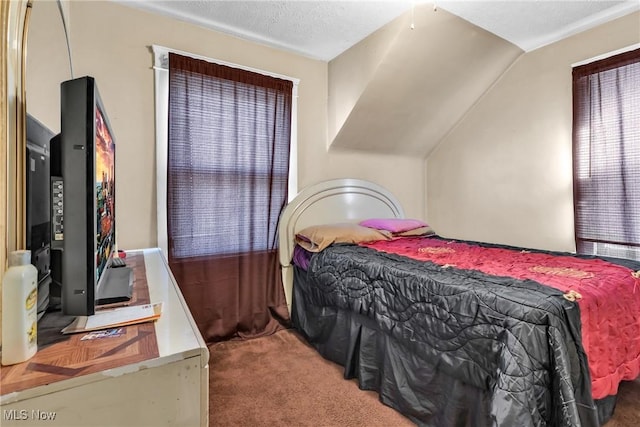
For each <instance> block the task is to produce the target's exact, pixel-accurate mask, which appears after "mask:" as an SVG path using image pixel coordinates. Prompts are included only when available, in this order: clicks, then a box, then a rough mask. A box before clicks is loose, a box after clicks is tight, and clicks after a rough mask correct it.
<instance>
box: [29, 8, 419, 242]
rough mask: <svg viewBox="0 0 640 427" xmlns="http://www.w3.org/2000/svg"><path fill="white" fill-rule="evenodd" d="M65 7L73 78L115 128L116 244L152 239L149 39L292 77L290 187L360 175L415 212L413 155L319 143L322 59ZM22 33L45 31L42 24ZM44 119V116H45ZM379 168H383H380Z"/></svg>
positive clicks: (42, 104) (119, 12)
mask: <svg viewBox="0 0 640 427" xmlns="http://www.w3.org/2000/svg"><path fill="white" fill-rule="evenodd" d="M38 6H39V5H38V4H36V5H35V7H38ZM69 15H70V16H69V18H70V22H71V25H70V33H71V44H72V51H73V67H74V73H75V77H80V76H83V75H92V76H94V77H95V78H96V80H97V82H98V86H99V89H100V94H101V97H102V99H103V101H104V104H105V108H106V109H107V112H108V115H109V119H110V121H111V124H112V126H113V128H114V133H115V136H116V143H117V147H118V151H117V160H116V168H117V171H118V172H117V182H116V186H117V189H118V190H117V206H118V222H117V232H118V239H119V246H120V247H121V248H124V249H130V248H140V247H148V246H154V245H156V216H155V203H156V199H155V158H154V156H155V142H154V138H155V134H154V80H153V70H152V68H151V66H152V60H153V58H152V53H151V51H150V49H149V46H150V45H152V44H158V45H162V46H166V47H169V48H174V49H178V50H182V51H188V52H192V53H195V54H198V55H203V56H207V57H211V58H217V59H220V60H223V61H228V62H231V63H236V64H240V65H244V66H248V67H253V68H257V69H262V70H266V71H270V72H274V73H279V74H284V75H288V76H291V77H295V78H298V79H300V85H299V92H298V95H299V97H298V169H299V174H298V184H299V186H300V187H304V186H307V185H310V184H313V183H316V182H318V181H322V180H326V179H332V178H342V177H352V178H361V179H369V180H372V181H375V182H377V183H378V184H380V185H383V186H385V187H387V188H389V189H390V190H391V191H392V192H394V193H395V194H396V195H397V196H398V198H399V199H400V201H401V202H402V203H403V204H404V206H405V210H406V212H407V213H408V214H409V215H411V216H415V217H423V207H424V203H425V199H424V193H425V192H424V188H425V186H424V178H423V175H424V163H423V160H422V159H416V158H408V157H394V156H384V155H374V154H364V155H363V154H360V153H350V152H340V151H332V152H328V151H327V145H328V144H327V63H326V62H322V61H316V60H311V59H307V58H305V57H302V56H299V55H295V54H291V53H287V52H283V51H279V50H275V49H271V48H268V47H265V46H263V45H260V44H256V43H251V42H246V41H243V40H240V39H237V38H234V37H230V36H227V35H224V34H221V33H217V32H213V31H210V30H206V29H203V28H200V27H197V26H194V25H191V24H186V23H183V22H179V21H174V20H170V19H168V18H165V17H162V16H159V15H154V14H150V13H147V12H142V11H139V10H136V9H132V8H128V7H125V6H122V5H120V4H116V3H113V2H101V1H91V2H70V3H69ZM53 18H55V19H53ZM54 21H55V22H54ZM58 21H60V18H59V17H57V16H55V15H54V17H52V20H51V21H50V25H59V22H58ZM32 31H33V33H38V32H40V31H53V30H52V29H51V28H49V29H46V26H45V25H44V24H43V26H42V28H40V27H37V28H33V29H32ZM36 37H37V36H35V35H34V38H36ZM30 49H31V47H30ZM33 49H34V50H36V48H35V47H34V48H33ZM46 72H47V70H46V69H38V70H32V71H30V79H36V80H39V79H41V78H43V79H46V80H48V79H49V78H47V77H44V76H45V74H46ZM41 73H42V74H41ZM47 90H50V89H47ZM33 103H34V104H39V105H32V106H28V108H29V109H31V107H33V109H34V111H36V110H37V111H46V110H47V109H48V108H49V107H50V106H55V105H56V104H57V103H59V96H58V97H57V98H55V99H54V96H51V97H50V98H47V99H39V100H37V101H33ZM58 108H59V107H58ZM46 115H48V113H47V114H46ZM47 122H48V123H49V124H51V123H52V122H53V119H51V120H49V119H47ZM389 166H391V167H392V170H393V173H382V172H381V171H382V170H384V169H385V168H387V167H389Z"/></svg>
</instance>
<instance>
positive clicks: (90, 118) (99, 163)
mask: <svg viewBox="0 0 640 427" xmlns="http://www.w3.org/2000/svg"><path fill="white" fill-rule="evenodd" d="M60 114H61V120H60V135H59V136H58V137H56V138H54V139H53V140H52V151H53V153H52V160H51V161H52V166H51V173H52V175H51V202H52V203H51V209H52V210H51V212H52V217H51V227H52V229H51V247H52V250H54V251H55V250H58V251H59V256H60V261H59V262H54V263H52V266H51V268H52V270H55V269H59V271H58V272H52V273H53V274H54V275H57V276H59V277H60V282H61V308H62V312H63V314H68V315H76V316H77V315H92V314H94V313H95V309H96V306H99V305H104V304H111V303H115V302H120V301H126V300H128V299H130V298H131V290H132V283H133V273H132V270H131V269H130V268H128V267H126V266H125V267H118V268H115V266H113V265H112V259H113V256H114V253H116V188H115V187H116V186H115V183H116V176H115V174H116V168H115V162H116V144H115V138H114V133H113V129H112V127H111V125H110V123H109V119H108V117H107V113H106V110H105V107H104V104H103V102H102V99H101V98H100V94H99V92H98V87H97V85H96V81H95V79H94V78H93V77H88V76H87V77H81V78H77V79H73V80H68V81H65V82H63V83H62V84H61V93H60Z"/></svg>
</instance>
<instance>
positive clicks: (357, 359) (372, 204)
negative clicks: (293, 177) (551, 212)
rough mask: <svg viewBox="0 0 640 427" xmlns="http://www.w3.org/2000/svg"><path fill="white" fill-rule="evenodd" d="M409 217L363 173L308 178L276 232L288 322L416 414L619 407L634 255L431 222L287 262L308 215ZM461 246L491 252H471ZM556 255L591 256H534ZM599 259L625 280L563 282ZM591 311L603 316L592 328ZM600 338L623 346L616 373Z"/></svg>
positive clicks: (343, 219)
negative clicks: (510, 240) (600, 253)
mask: <svg viewBox="0 0 640 427" xmlns="http://www.w3.org/2000/svg"><path fill="white" fill-rule="evenodd" d="M403 217H404V212H403V209H402V207H401V205H400V203H399V202H398V200H397V199H396V198H395V197H394V196H393V194H391V193H390V192H389V191H387V190H386V189H384V188H382V187H380V186H378V185H376V184H373V183H370V182H367V181H363V180H355V179H342V180H331V181H326V182H322V183H319V184H316V185H314V186H311V187H308V188H306V189H305V190H303V191H302V192H300V194H299V195H298V196H297V197H296V198H295V199H294V200H293V201H292V202H291V203H290V204H289V205H288V206H287V207H286V208H285V210H284V212H283V214H282V216H281V219H280V225H279V227H280V228H279V233H280V234H279V244H280V263H281V265H282V273H283V282H284V285H285V295H286V298H287V304H288V306H289V308H290V312H291V318H292V323H293V325H294V327H295V328H296V329H298V330H299V331H300V332H301V333H302V335H303V336H304V337H305V338H306V339H307V341H308V342H309V343H310V344H311V345H312V346H314V347H315V348H316V349H317V350H318V352H319V353H320V354H322V355H323V356H324V357H325V358H327V359H329V360H332V361H334V362H336V363H338V364H340V365H342V366H344V369H345V372H344V375H345V378H357V380H358V383H359V386H360V388H362V389H367V390H376V391H377V392H378V393H379V395H380V400H381V401H382V402H383V403H385V404H387V405H389V406H392V407H394V408H395V409H397V410H399V411H400V412H401V413H403V414H405V415H406V416H407V417H409V418H410V419H411V420H413V421H414V422H416V423H417V424H418V425H433V426H449V425H451V426H453V425H473V426H484V425H502V426H514V425H518V426H525V425H560V426H565V425H566V426H576V425H585V426H597V425H602V424H603V423H605V422H606V421H607V420H608V419H609V418H610V417H611V415H612V413H613V410H614V408H615V393H616V390H617V385H618V383H619V382H620V381H622V380H632V379H634V378H635V377H637V376H638V373H639V371H640V342H639V341H638V340H640V277H638V276H640V275H639V274H638V271H640V263H635V262H632V261H622V260H610V259H609V260H600V259H597V260H593V259H587V257H573V256H572V255H570V254H558V253H551V252H545V251H535V250H527V249H522V248H511V247H507V246H500V245H490V244H483V243H477V242H462V241H455V240H451V239H446V238H443V237H440V236H437V235H431V236H428V237H424V236H423V237H407V238H402V239H395V238H394V239H391V240H390V242H386V241H382V242H381V244H378V242H377V241H374V242H371V243H365V244H333V245H330V246H328V247H327V248H326V249H323V250H321V251H318V252H316V253H314V254H312V256H311V257H310V258H309V262H308V265H307V264H305V263H304V262H300V261H298V262H293V259H294V255H295V254H296V251H298V250H299V247H298V248H297V247H296V245H295V237H296V234H297V233H298V232H299V231H300V230H303V229H306V228H307V227H309V226H311V225H314V224H333V223H357V222H359V221H360V220H362V219H366V218H403ZM389 245H390V246H394V245H395V246H396V247H395V248H390V247H389ZM467 247H468V248H471V249H470V250H472V251H474V252H473V253H475V254H477V256H480V257H484V258H479V259H481V261H477V260H476V261H475V262H476V264H474V265H471V264H469V265H468V264H465V263H466V262H468V261H469V260H470V259H471V258H470V255H466V254H464V253H463V250H466V249H467ZM501 253H502V254H503V255H504V254H506V257H507V258H509V259H514V258H518V257H523V258H526V259H528V260H530V262H532V263H533V264H531V265H533V266H535V268H528V269H527V270H528V271H529V273H531V271H533V272H534V273H535V274H538V276H533V277H534V278H537V277H543V278H544V277H551V278H552V279H553V281H554V283H551V284H546V283H545V284H542V283H540V282H539V281H537V280H532V279H531V278H530V277H529V276H519V275H518V274H519V271H518V269H517V268H515V267H513V266H512V267H510V268H509V269H508V271H507V270H504V271H503V270H500V269H501V268H504V267H503V266H502V265H501V263H500V262H498V261H497V260H500V259H501V256H500V254H501ZM450 255H456V256H458V258H453V260H454V261H453V262H452V261H447V260H450V259H451V258H446V257H448V256H450ZM562 257H568V258H566V259H567V260H568V259H571V260H572V261H573V260H575V261H576V262H584V263H585V264H584V265H582V264H580V265H579V266H578V267H576V268H573V267H569V268H568V267H549V266H547V265H546V264H545V265H542V264H541V262H540V259H542V258H544V259H550V260H555V259H561V258H562ZM614 261H615V262H614ZM618 261H620V262H618ZM594 262H595V263H600V262H601V263H603V264H602V265H606V266H607V268H610V271H609V270H607V271H609V272H610V273H611V275H607V276H606V277H607V278H608V279H607V280H613V279H616V280H618V279H617V278H616V277H617V276H616V274H618V275H624V279H622V280H623V281H624V286H622V285H621V286H620V289H622V291H621V292H626V293H623V294H620V295H615V294H612V293H611V292H613V291H607V293H605V294H603V293H602V292H600V291H598V286H597V284H596V286H592V289H595V291H593V292H591V291H590V290H589V289H584V290H583V288H576V287H574V286H570V285H567V283H569V282H567V280H568V279H572V280H574V282H573V283H574V284H575V283H578V282H581V281H584V280H585V279H589V280H591V282H593V280H595V279H594V277H595V278H597V277H598V276H597V274H599V273H597V272H596V273H597V274H596V273H591V271H590V270H589V271H587V270H588V268H590V267H587V266H591V263H594ZM478 265H480V267H478ZM514 265H515V264H514ZM541 265H542V266H541ZM572 266H573V264H572ZM585 271H586V272H585ZM594 271H595V270H594ZM587 276H589V277H587ZM627 276H628V277H627ZM563 286H564V287H563ZM636 286H637V287H638V289H637V290H636ZM576 289H577V290H578V291H576ZM579 291H582V292H584V293H585V295H584V296H583V295H582V294H581V293H580V292H579ZM615 292H618V291H615ZM608 301H615V304H614V305H613V306H612V307H613V308H612V309H611V310H614V311H615V316H614V315H612V311H607V312H604V313H607V316H610V317H611V319H613V320H616V321H620V322H621V323H619V325H621V326H620V327H618V326H616V325H618V324H616V323H613V322H610V321H609V320H608V319H604V321H603V319H598V316H599V315H601V314H602V313H601V312H598V311H597V310H596V311H593V310H591V308H590V307H595V308H599V307H600V306H601V305H602V306H604V305H606V304H607V303H608ZM586 313H589V315H590V316H591V317H589V318H587V319H586V320H585V317H584V316H585V315H586ZM581 316H582V317H581ZM583 323H586V324H588V325H587V326H586V328H583ZM591 324H596V325H597V324H601V326H602V327H600V328H596V329H594V331H591V326H589V325H591ZM587 332H588V333H587ZM583 336H584V337H585V339H584V340H583ZM585 341H587V344H588V346H589V348H590V349H591V352H592V354H591V356H589V358H588V357H587V354H586V352H585V348H586V347H585ZM620 342H624V345H620ZM593 348H596V349H597V351H598V352H600V353H603V354H600V355H598V357H600V356H602V357H603V358H604V359H603V360H605V361H604V362H597V364H596V363H594V364H593V365H598V366H601V365H602V366H604V367H605V369H606V366H607V364H611V363H614V362H612V361H611V360H614V361H615V360H618V361H619V360H622V362H620V363H621V364H620V366H621V367H620V368H616V369H613V370H612V371H613V372H614V374H615V375H609V374H607V375H600V374H598V375H596V374H597V373H596V374H594V375H593V378H592V374H591V371H592V370H593V369H592V370H590V365H589V362H588V360H592V361H594V362H595V361H596V350H593ZM614 348H615V351H614V350H612V351H609V349H614ZM620 348H621V349H622V350H617V349H620ZM608 353H612V354H613V356H611V355H610V354H608ZM619 353H620V354H619ZM616 357H617V358H618V359H615V358H616ZM607 358H608V359H607ZM607 360H608V361H607ZM616 363H617V362H616ZM594 390H596V391H597V393H596V394H594Z"/></svg>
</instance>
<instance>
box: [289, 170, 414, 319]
mask: <svg viewBox="0 0 640 427" xmlns="http://www.w3.org/2000/svg"><path fill="white" fill-rule="evenodd" d="M366 218H404V210H403V209H402V206H401V205H400V202H399V201H398V199H396V197H395V196H394V195H393V194H391V193H390V192H389V191H388V190H387V189H385V188H383V187H381V186H379V185H378V184H374V183H373V182H369V181H364V180H360V179H333V180H330V181H323V182H320V183H318V184H314V185H311V186H309V187H306V188H305V189H303V190H302V191H300V193H298V195H297V196H296V197H295V198H294V199H293V200H292V201H291V202H290V203H289V204H288V205H287V206H286V207H285V209H284V211H283V212H282V215H281V216H280V222H279V228H278V233H279V234H278V243H279V245H280V249H279V250H280V254H279V255H280V264H281V265H282V278H283V282H284V287H285V296H286V297H287V305H288V306H289V312H291V292H292V287H293V273H292V271H291V259H292V257H293V248H294V245H295V242H294V239H295V234H296V232H298V231H299V230H302V229H303V228H305V227H308V226H310V225H318V224H330V223H338V222H358V221H360V220H363V219H366Z"/></svg>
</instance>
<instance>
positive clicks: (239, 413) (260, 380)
mask: <svg viewBox="0 0 640 427" xmlns="http://www.w3.org/2000/svg"><path fill="white" fill-rule="evenodd" d="M209 350H210V352H211V359H210V362H209V369H210V385H209V390H210V391H209V414H210V415H209V420H210V422H209V424H210V426H211V427H226V426H233V427H253V426H260V427H262V426H292V427H293V426H296V427H305V426H309V427H333V426H336V427H338V426H339V427H357V426H368V427H376V426H380V427H402V426H414V424H413V423H412V422H411V421H409V420H408V419H407V418H405V417H404V416H402V415H400V414H399V413H398V412H396V411H395V410H393V409H391V408H389V407H387V406H385V405H383V404H382V403H380V401H379V400H378V394H377V393H375V392H372V391H362V390H360V389H359V388H358V385H357V383H356V380H345V379H344V378H343V368H342V367H341V366H338V365H336V364H334V363H332V362H329V361H327V360H325V359H323V358H322V357H321V356H320V355H319V354H318V353H317V352H316V351H315V350H314V349H313V348H311V347H310V346H309V345H308V344H306V342H305V341H304V340H303V339H302V338H300V337H299V336H298V335H297V334H296V333H295V332H294V331H292V330H284V331H280V332H278V333H276V334H274V335H271V336H268V337H263V338H256V339H253V340H248V341H228V342H223V343H218V344H214V345H212V346H210V347H209ZM637 426H640V379H638V380H636V381H634V382H628V383H623V384H622V385H621V387H620V394H619V402H618V406H617V408H616V414H615V416H614V418H613V419H612V420H611V421H610V422H609V423H607V424H606V425H605V427H637Z"/></svg>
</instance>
